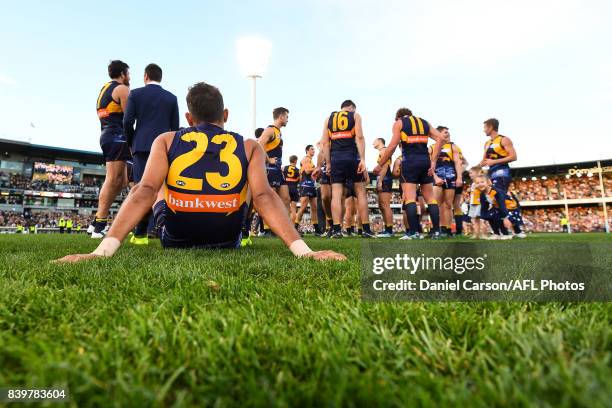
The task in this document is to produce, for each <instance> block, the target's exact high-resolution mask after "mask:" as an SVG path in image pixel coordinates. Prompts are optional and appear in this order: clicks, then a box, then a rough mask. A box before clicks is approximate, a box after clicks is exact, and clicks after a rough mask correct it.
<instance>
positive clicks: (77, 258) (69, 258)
mask: <svg viewBox="0 0 612 408" xmlns="http://www.w3.org/2000/svg"><path fill="white" fill-rule="evenodd" d="M94 258H102V257H101V256H100V255H96V254H91V253H89V254H73V255H66V256H65V257H63V258H60V259H56V260H54V261H51V262H53V263H56V264H62V263H77V262H82V261H88V260H90V259H94Z"/></svg>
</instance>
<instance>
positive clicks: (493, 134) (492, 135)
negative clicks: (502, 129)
mask: <svg viewBox="0 0 612 408" xmlns="http://www.w3.org/2000/svg"><path fill="white" fill-rule="evenodd" d="M497 136H499V133H497V132H491V135H490V136H489V137H490V138H491V140H494V139H495V138H496V137H497Z"/></svg>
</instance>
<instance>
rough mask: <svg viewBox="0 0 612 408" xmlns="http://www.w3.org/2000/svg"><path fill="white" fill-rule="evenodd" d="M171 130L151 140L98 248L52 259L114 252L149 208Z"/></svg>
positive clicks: (162, 173)
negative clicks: (136, 178)
mask: <svg viewBox="0 0 612 408" xmlns="http://www.w3.org/2000/svg"><path fill="white" fill-rule="evenodd" d="M174 133H175V132H166V133H163V134H162V135H160V136H159V137H158V138H157V139H155V142H153V145H152V146H151V154H150V156H149V160H148V161H147V165H146V167H145V171H144V174H143V176H142V180H141V181H140V183H138V184H136V185H135V186H134V187H133V188H132V189H131V190H130V194H129V195H128V196H127V198H126V199H125V202H124V203H123V205H122V206H121V208H120V209H119V213H118V214H117V218H116V219H115V222H113V225H112V226H111V229H110V230H109V231H108V234H107V236H106V238H104V240H102V242H101V243H100V245H99V246H98V248H97V249H96V250H95V251H94V252H92V253H89V254H75V255H67V256H65V257H63V258H61V259H58V260H57V261H56V262H59V263H71V262H79V261H83V260H86V259H92V258H99V257H110V256H112V255H113V254H114V253H115V251H116V250H117V249H118V248H119V246H120V245H121V241H123V239H124V238H125V237H126V236H127V234H128V233H129V232H130V231H131V230H132V229H133V228H134V227H135V226H136V225H137V224H138V223H139V222H140V220H141V219H142V217H144V216H145V215H146V214H147V213H148V212H149V211H150V210H151V207H152V206H153V203H154V202H155V199H156V198H157V193H158V192H159V190H160V188H161V186H162V184H163V183H164V179H165V178H166V175H167V174H168V156H167V152H168V146H169V144H170V142H171V140H172V137H173V136H174Z"/></svg>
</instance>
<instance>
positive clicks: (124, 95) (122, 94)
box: [112, 85, 130, 111]
mask: <svg viewBox="0 0 612 408" xmlns="http://www.w3.org/2000/svg"><path fill="white" fill-rule="evenodd" d="M129 95H130V87H129V86H127V85H117V87H115V89H113V94H112V97H113V99H114V100H116V101H119V104H120V105H121V109H123V111H125V110H126V109H127V101H128V96H129Z"/></svg>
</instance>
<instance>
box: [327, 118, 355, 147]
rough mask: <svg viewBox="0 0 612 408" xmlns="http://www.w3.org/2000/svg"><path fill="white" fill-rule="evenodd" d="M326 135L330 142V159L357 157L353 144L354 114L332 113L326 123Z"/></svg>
mask: <svg viewBox="0 0 612 408" xmlns="http://www.w3.org/2000/svg"><path fill="white" fill-rule="evenodd" d="M327 133H328V135H329V139H330V141H331V147H330V152H331V157H332V158H333V157H338V156H344V157H353V156H358V155H359V153H358V150H357V143H356V142H355V112H347V111H338V112H332V113H331V114H330V115H329V119H328V121H327Z"/></svg>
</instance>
